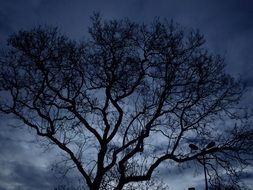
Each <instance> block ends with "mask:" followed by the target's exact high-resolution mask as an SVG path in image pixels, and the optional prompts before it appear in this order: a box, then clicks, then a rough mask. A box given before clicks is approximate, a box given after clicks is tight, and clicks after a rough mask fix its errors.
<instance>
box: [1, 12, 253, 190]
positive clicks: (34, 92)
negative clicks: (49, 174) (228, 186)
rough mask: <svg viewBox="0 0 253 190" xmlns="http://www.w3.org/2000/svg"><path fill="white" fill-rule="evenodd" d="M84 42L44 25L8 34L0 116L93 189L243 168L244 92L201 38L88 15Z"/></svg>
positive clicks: (167, 27) (173, 28)
mask: <svg viewBox="0 0 253 190" xmlns="http://www.w3.org/2000/svg"><path fill="white" fill-rule="evenodd" d="M89 34H90V37H89V38H87V40H86V41H85V42H81V43H77V42H74V41H72V40H70V39H68V38H67V37H66V36H63V35H61V34H59V32H58V30H57V29H55V28H48V27H38V28H35V29H32V30H29V31H20V32H18V33H16V34H14V35H12V36H11V37H10V38H9V40H8V45H9V49H8V50H6V51H5V52H4V53H2V54H1V70H0V90H1V102H0V110H1V112H3V113H6V114H12V115H14V116H15V117H16V118H17V119H18V120H19V121H21V122H22V123H23V124H24V125H26V126H29V127H31V128H32V129H34V130H35V131H36V132H37V135H39V136H41V137H42V138H45V139H48V141H50V142H51V143H52V144H55V145H56V146H58V147H59V149H61V150H62V151H63V152H65V154H66V156H67V157H68V163H70V167H75V168H77V170H78V171H79V173H80V174H81V175H82V177H83V178H84V180H85V182H86V183H87V185H88V187H89V188H90V189H91V190H97V189H115V190H120V189H123V188H124V187H126V186H127V185H129V184H131V183H136V182H143V181H148V180H150V179H151V177H152V174H153V173H154V171H157V170H158V169H159V167H162V166H164V165H166V164H167V163H177V164H181V163H185V162H188V161H192V160H196V159H200V158H202V157H203V156H208V159H209V160H211V159H213V158H214V159H215V160H216V161H217V162H218V163H219V164H220V165H221V166H224V168H226V167H227V165H226V164H227V163H235V162H236V161H237V162H239V163H245V164H246V161H247V158H249V157H247V155H251V154H252V147H251V146H252V138H253V133H252V129H251V128H250V127H249V126H248V125H247V122H246V120H247V118H246V116H245V114H244V112H243V110H242V109H239V107H238V103H239V101H240V99H241V96H242V94H243V92H244V86H243V85H242V83H241V82H240V81H237V80H236V79H234V78H233V77H231V76H230V75H228V74H226V73H225V71H224V67H225V64H224V60H223V59H222V58H221V57H220V56H218V55H213V54H211V53H209V52H208V51H207V50H206V49H205V48H204V46H203V44H204V42H205V41H204V39H203V36H202V35H201V34H200V33H199V32H198V31H193V30H191V31H185V30H183V29H181V28H180V26H178V25H177V24H174V23H173V22H167V21H160V20H159V19H158V20H155V21H154V22H153V23H152V24H151V25H149V26H148V25H140V24H137V23H134V22H131V21H129V20H111V21H104V20H102V19H101V17H100V16H99V15H97V14H95V15H94V16H93V17H92V26H91V27H90V28H89ZM235 124H236V126H235ZM234 126H235V127H234ZM211 140H212V141H215V142H216V145H215V146H212V147H211V148H204V147H205V145H206V144H208V143H209V142H210V141H211ZM190 143H195V144H197V146H198V147H199V148H198V149H196V147H195V149H190V148H189V144H190ZM69 161H71V162H69ZM235 166H236V167H237V166H238V165H235Z"/></svg>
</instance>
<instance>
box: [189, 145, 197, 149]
mask: <svg viewBox="0 0 253 190" xmlns="http://www.w3.org/2000/svg"><path fill="white" fill-rule="evenodd" d="M189 147H190V148H191V149H192V150H198V149H199V148H198V147H197V146H196V145H195V144H189Z"/></svg>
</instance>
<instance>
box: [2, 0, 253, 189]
mask: <svg viewBox="0 0 253 190" xmlns="http://www.w3.org/2000/svg"><path fill="white" fill-rule="evenodd" d="M94 11H99V12H100V13H101V15H102V16H103V17H104V18H106V19H121V18H126V17H127V18H129V19H131V20H135V21H137V22H144V23H147V24H148V23H150V22H152V20H154V18H155V17H160V18H166V19H168V20H170V19H173V20H174V21H175V22H177V23H179V24H180V25H181V26H183V27H186V28H193V29H199V30H200V32H201V33H202V34H204V36H205V39H206V41H207V43H206V46H207V48H208V49H209V50H210V51H211V52H214V53H218V54H221V55H222V56H223V57H225V59H226V63H227V71H228V72H229V73H230V74H232V75H233V76H235V77H240V78H241V79H242V80H243V81H244V82H246V83H247V84H248V91H247V93H246V94H245V97H244V99H243V104H245V105H248V106H249V108H250V109H253V105H252V101H251V99H252V97H253V74H252V71H253V63H252V61H253V1H252V0H174V1H172V0H125V1H123V0H107V1H106V0H104V1H102V0H100V1H99V0H90V1H88V0H71V1H70V0H0V46H1V47H4V46H5V44H6V39H7V37H8V36H9V35H10V34H12V33H13V32H16V31H18V30H20V29H29V28H32V27H35V26H38V25H49V26H57V27H58V28H59V29H60V31H61V32H62V33H64V34H66V35H67V36H69V37H70V38H71V39H75V40H81V39H84V38H85V36H86V35H87V30H88V28H87V27H88V26H89V24H90V16H91V15H92V13H93V12H94ZM7 123H12V124H13V121H12V120H11V118H7V117H6V116H1V117H0V128H1V130H0V190H17V189H24V190H34V189H38V190H40V189H41V190H42V189H53V186H55V185H56V184H57V183H60V182H59V181H60V179H58V178H57V180H56V175H57V174H54V172H51V171H50V168H51V165H52V163H53V162H54V158H55V157H57V155H56V153H55V151H54V150H53V149H50V150H45V146H44V147H43V148H42V146H40V145H39V144H38V140H39V139H37V138H35V137H34V136H35V135H34V134H33V132H32V131H29V130H20V129H16V128H10V127H9V126H7ZM41 143H43V142H40V144H41ZM49 153H50V154H49ZM194 174H195V175H194ZM161 175H162V176H163V177H164V179H165V181H167V182H168V183H170V184H172V185H173V186H172V187H171V188H170V189H171V190H181V189H187V188H188V187H189V186H199V187H200V186H201V185H203V176H202V173H201V172H199V173H198V175H196V173H194V171H192V170H191V169H187V170H185V171H184V172H183V173H182V172H181V173H180V172H167V170H164V171H162V172H161ZM69 180H72V179H71V178H69ZM244 180H245V182H246V183H248V182H249V181H250V180H253V176H252V174H250V171H249V174H248V175H246V176H245V179H244ZM200 189H201V188H200Z"/></svg>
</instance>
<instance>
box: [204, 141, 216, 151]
mask: <svg viewBox="0 0 253 190" xmlns="http://www.w3.org/2000/svg"><path fill="white" fill-rule="evenodd" d="M214 146H215V142H213V141H212V142H210V143H209V144H208V145H206V149H209V148H212V147H214Z"/></svg>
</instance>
